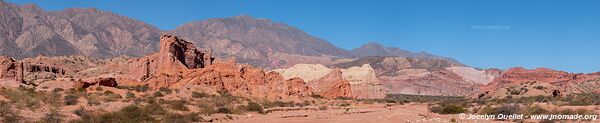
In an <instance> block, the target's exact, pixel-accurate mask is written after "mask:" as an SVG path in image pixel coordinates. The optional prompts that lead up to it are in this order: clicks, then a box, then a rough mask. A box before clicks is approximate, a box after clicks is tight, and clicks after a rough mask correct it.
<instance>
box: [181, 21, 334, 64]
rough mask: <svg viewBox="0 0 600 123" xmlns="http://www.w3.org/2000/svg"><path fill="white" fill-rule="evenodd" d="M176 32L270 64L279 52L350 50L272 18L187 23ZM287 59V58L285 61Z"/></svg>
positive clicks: (245, 58)
mask: <svg viewBox="0 0 600 123" xmlns="http://www.w3.org/2000/svg"><path fill="white" fill-rule="evenodd" d="M174 33H175V34H177V35H181V36H182V37H183V38H187V39H190V40H192V41H196V42H195V43H197V44H201V46H200V47H204V48H210V49H215V51H220V52H216V54H220V55H223V56H236V58H237V59H238V61H243V62H247V63H253V64H256V65H260V66H269V64H264V63H271V62H279V61H271V60H270V59H271V57H272V55H273V54H275V53H285V54H297V55H304V56H323V57H327V56H339V55H341V54H343V53H345V52H346V51H345V50H343V49H340V48H337V47H335V46H333V45H332V44H330V43H329V42H327V41H324V40H322V39H319V38H316V37H313V36H311V35H309V34H307V33H305V32H303V31H302V30H299V29H296V28H294V27H291V26H288V25H286V24H282V23H275V22H272V21H271V20H268V19H257V18H253V17H250V16H236V17H231V18H222V19H209V20H206V21H200V22H192V23H187V24H184V25H182V26H179V27H177V28H176V29H175V30H174ZM282 62H285V61H282Z"/></svg>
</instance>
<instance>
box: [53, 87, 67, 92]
mask: <svg viewBox="0 0 600 123" xmlns="http://www.w3.org/2000/svg"><path fill="white" fill-rule="evenodd" d="M62 91H65V89H63V88H54V89H52V92H53V93H58V92H62Z"/></svg>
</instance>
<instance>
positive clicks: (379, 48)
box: [344, 42, 458, 63]
mask: <svg viewBox="0 0 600 123" xmlns="http://www.w3.org/2000/svg"><path fill="white" fill-rule="evenodd" d="M344 56H345V57H350V58H362V57H369V56H399V57H414V58H429V59H443V60H448V61H452V62H456V63H458V61H456V60H454V59H452V58H448V57H441V56H436V55H432V54H429V53H427V52H416V53H413V52H410V51H407V50H403V49H400V48H396V47H385V46H383V45H381V44H379V43H376V42H369V43H367V44H364V45H362V46H361V47H359V48H354V49H352V50H350V51H348V53H346V54H345V55H344Z"/></svg>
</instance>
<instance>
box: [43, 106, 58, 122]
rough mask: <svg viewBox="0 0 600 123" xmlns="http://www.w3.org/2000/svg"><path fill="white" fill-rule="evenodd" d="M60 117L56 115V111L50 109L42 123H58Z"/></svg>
mask: <svg viewBox="0 0 600 123" xmlns="http://www.w3.org/2000/svg"><path fill="white" fill-rule="evenodd" d="M61 117H62V116H61V115H60V114H59V113H58V109H51V110H50V112H48V113H47V114H46V115H45V116H44V117H43V118H42V119H41V121H42V122H46V123H60V122H61V121H62V118H61Z"/></svg>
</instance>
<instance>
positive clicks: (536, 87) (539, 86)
mask: <svg viewBox="0 0 600 123" xmlns="http://www.w3.org/2000/svg"><path fill="white" fill-rule="evenodd" d="M533 88H535V89H538V90H544V89H546V87H544V86H541V85H538V86H534V87H533Z"/></svg>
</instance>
